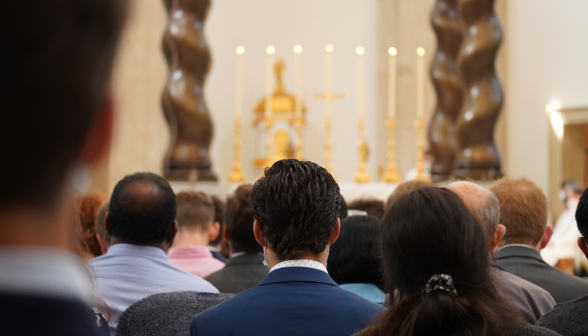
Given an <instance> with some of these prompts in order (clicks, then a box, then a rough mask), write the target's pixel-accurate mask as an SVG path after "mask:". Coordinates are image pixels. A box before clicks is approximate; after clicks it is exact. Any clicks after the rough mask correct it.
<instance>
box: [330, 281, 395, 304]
mask: <svg viewBox="0 0 588 336" xmlns="http://www.w3.org/2000/svg"><path fill="white" fill-rule="evenodd" d="M339 287H341V288H343V289H345V290H346V291H349V292H351V293H355V294H357V295H359V296H361V297H362V298H364V299H366V300H369V301H372V302H373V303H377V304H379V305H381V304H383V303H384V300H386V293H384V292H382V291H381V290H380V289H379V288H378V287H377V286H376V285H372V284H366V283H348V284H343V285H339Z"/></svg>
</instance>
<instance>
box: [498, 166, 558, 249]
mask: <svg viewBox="0 0 588 336" xmlns="http://www.w3.org/2000/svg"><path fill="white" fill-rule="evenodd" d="M490 190H492V191H493V192H494V194H496V197H498V202H499V203H500V224H502V225H504V226H505V227H506V235H504V238H503V242H504V243H505V244H527V245H533V246H535V245H537V244H538V243H539V241H541V238H542V237H543V234H544V232H545V227H546V225H547V198H545V195H544V194H543V191H542V190H541V188H539V186H537V185H536V184H535V183H533V181H531V180H528V179H526V178H517V179H510V178H503V179H501V180H499V181H498V182H496V183H495V184H494V185H493V186H492V187H491V188H490Z"/></svg>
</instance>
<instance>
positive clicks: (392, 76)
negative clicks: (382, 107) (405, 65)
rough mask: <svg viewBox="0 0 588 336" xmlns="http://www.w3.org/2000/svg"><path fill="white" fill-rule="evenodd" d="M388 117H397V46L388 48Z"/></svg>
mask: <svg viewBox="0 0 588 336" xmlns="http://www.w3.org/2000/svg"><path fill="white" fill-rule="evenodd" d="M388 54H390V56H389V57H388V118H389V119H394V118H396V54H397V52H396V48H394V47H392V48H390V49H388Z"/></svg>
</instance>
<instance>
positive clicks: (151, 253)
mask: <svg viewBox="0 0 588 336" xmlns="http://www.w3.org/2000/svg"><path fill="white" fill-rule="evenodd" d="M90 270H91V271H92V273H93V276H94V284H95V286H96V295H97V296H98V297H99V298H101V299H103V300H104V301H106V303H107V304H108V306H109V308H110V310H111V312H112V317H111V319H110V322H109V323H108V324H109V327H110V333H111V334H112V335H115V334H116V326H117V324H118V319H119V318H120V316H121V315H122V313H123V312H124V311H125V310H126V309H127V308H128V307H129V306H130V305H132V304H133V303H135V302H137V301H139V300H141V299H143V298H145V297H147V296H149V295H152V294H158V293H168V292H180V291H195V292H208V293H218V290H217V289H216V288H215V287H214V286H213V285H211V284H210V283H209V282H208V281H206V280H203V279H202V278H199V277H197V276H195V275H192V274H190V273H187V272H184V271H182V270H181V269H179V268H177V267H174V266H172V264H170V262H169V261H168V260H167V255H166V254H165V252H164V251H163V250H162V249H160V248H157V247H152V246H140V245H131V244H115V245H112V246H111V247H110V248H109V249H108V252H107V253H106V254H105V255H103V256H100V257H98V258H96V259H93V260H91V261H90Z"/></svg>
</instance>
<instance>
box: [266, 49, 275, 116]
mask: <svg viewBox="0 0 588 336" xmlns="http://www.w3.org/2000/svg"><path fill="white" fill-rule="evenodd" d="M275 52H276V48H274V47H273V46H269V47H267V64H266V69H265V70H266V73H265V75H266V78H265V117H266V118H267V119H269V118H271V117H272V87H273V76H272V66H273V64H274V53H275Z"/></svg>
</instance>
